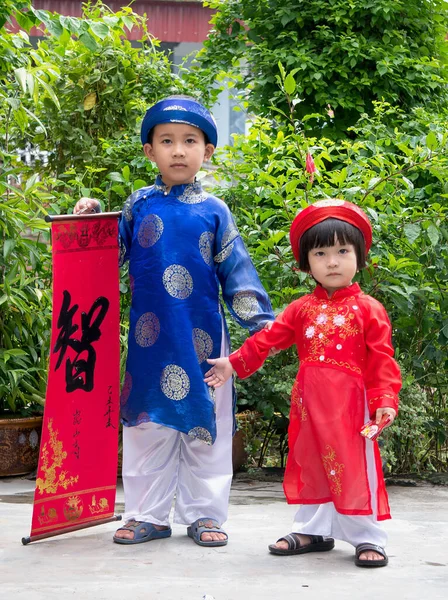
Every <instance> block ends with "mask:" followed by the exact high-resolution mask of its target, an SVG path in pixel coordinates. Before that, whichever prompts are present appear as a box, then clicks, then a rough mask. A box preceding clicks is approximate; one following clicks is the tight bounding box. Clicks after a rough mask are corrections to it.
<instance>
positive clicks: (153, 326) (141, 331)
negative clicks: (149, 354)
mask: <svg viewBox="0 0 448 600" xmlns="http://www.w3.org/2000/svg"><path fill="white" fill-rule="evenodd" d="M159 333H160V321H159V319H158V318H157V316H156V315H155V314H154V313H152V312H147V313H144V314H143V315H142V316H141V317H140V318H139V320H138V321H137V324H136V326H135V341H136V342H137V344H138V345H139V346H141V347H142V348H148V347H149V346H152V345H153V344H155V343H156V341H157V338H158V337H159Z"/></svg>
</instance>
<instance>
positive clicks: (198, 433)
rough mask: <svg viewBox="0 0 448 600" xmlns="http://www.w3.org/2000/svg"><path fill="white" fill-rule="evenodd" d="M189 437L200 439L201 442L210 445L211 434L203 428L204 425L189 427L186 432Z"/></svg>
mask: <svg viewBox="0 0 448 600" xmlns="http://www.w3.org/2000/svg"><path fill="white" fill-rule="evenodd" d="M188 435H189V437H192V438H194V439H196V440H201V442H205V443H206V444H208V445H209V446H211V445H212V436H211V433H210V432H209V431H208V430H207V429H205V427H194V428H193V429H190V431H189V432H188Z"/></svg>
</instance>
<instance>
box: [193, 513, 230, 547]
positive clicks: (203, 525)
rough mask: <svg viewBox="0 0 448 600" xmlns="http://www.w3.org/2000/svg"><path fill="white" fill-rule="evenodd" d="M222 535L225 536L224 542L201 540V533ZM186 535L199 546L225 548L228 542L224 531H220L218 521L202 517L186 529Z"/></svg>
mask: <svg viewBox="0 0 448 600" xmlns="http://www.w3.org/2000/svg"><path fill="white" fill-rule="evenodd" d="M212 532H213V533H223V534H224V535H225V536H226V539H225V540H210V541H204V540H202V539H201V535H202V534H203V533H212ZM187 535H188V537H191V539H192V540H193V541H194V542H195V543H196V544H199V546H210V547H211V546H225V545H226V544H227V542H228V536H227V533H226V532H225V531H223V530H222V529H221V525H220V524H219V523H218V521H215V520H214V519H210V518H208V517H203V518H201V519H197V520H196V521H195V522H194V523H192V524H191V525H190V527H187Z"/></svg>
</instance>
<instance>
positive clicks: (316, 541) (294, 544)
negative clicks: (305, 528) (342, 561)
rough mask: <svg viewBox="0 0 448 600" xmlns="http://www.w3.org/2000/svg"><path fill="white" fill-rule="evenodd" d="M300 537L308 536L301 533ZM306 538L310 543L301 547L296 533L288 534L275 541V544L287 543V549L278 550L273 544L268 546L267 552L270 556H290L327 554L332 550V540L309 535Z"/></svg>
mask: <svg viewBox="0 0 448 600" xmlns="http://www.w3.org/2000/svg"><path fill="white" fill-rule="evenodd" d="M301 535H308V534H307V533H303V534H301ZM308 537H309V538H310V539H311V542H310V543H309V544H304V545H302V544H301V543H300V539H299V534H298V533H288V535H285V537H282V538H280V539H279V540H277V543H278V542H283V541H285V542H287V544H288V548H287V549H286V550H285V549H283V548H278V547H277V546H276V545H275V544H270V546H268V548H269V552H270V553H271V554H279V555H282V556H289V555H291V554H305V553H306V552H327V551H328V550H333V548H334V539H333V538H328V537H323V536H321V535H309V536H308Z"/></svg>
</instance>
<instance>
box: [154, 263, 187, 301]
mask: <svg viewBox="0 0 448 600" xmlns="http://www.w3.org/2000/svg"><path fill="white" fill-rule="evenodd" d="M162 280H163V285H164V286H165V289H166V291H167V292H168V294H169V295H170V296H173V298H179V299H181V300H185V298H188V296H189V295H190V294H191V292H192V291H193V279H192V278H191V275H190V273H189V272H188V270H187V269H186V268H185V267H182V266H181V265H171V266H170V267H167V268H166V269H165V272H164V273H163V277H162Z"/></svg>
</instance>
